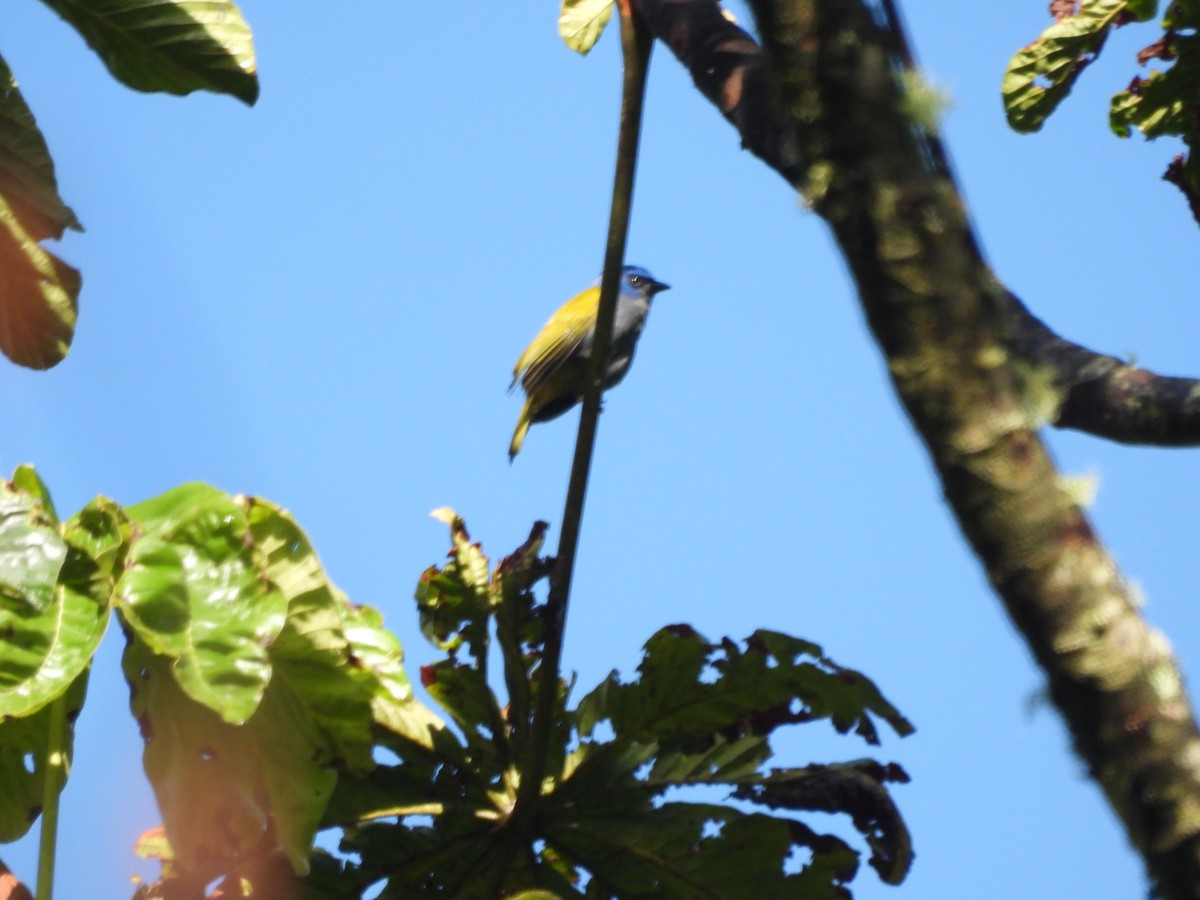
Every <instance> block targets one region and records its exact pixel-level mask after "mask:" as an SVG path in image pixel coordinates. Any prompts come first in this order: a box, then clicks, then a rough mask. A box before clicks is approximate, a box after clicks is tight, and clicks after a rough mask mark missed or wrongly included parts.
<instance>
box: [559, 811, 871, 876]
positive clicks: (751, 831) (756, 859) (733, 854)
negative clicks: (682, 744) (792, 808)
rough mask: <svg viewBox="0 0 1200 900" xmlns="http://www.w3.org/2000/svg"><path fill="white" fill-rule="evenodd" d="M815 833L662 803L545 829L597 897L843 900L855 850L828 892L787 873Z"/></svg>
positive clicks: (756, 816)
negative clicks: (587, 875) (796, 850)
mask: <svg viewBox="0 0 1200 900" xmlns="http://www.w3.org/2000/svg"><path fill="white" fill-rule="evenodd" d="M810 833H811V832H806V830H805V829H803V828H800V829H797V828H795V827H794V823H791V822H789V821H787V820H784V819H776V818H774V817H771V816H767V815H763V814H760V813H752V814H746V813H741V812H739V811H737V810H735V809H730V808H729V807H725V806H717V805H714V804H703V803H664V804H662V805H661V806H659V807H657V808H653V809H649V810H643V811H639V812H638V813H636V814H634V815H612V814H608V813H604V812H601V813H598V814H593V813H592V812H591V811H590V810H587V809H580V810H579V811H578V815H577V817H575V818H573V819H572V820H571V821H570V822H563V821H561V820H557V819H551V820H550V821H549V822H548V823H547V826H546V840H547V841H548V842H551V843H553V844H554V846H555V847H556V848H558V849H559V850H560V851H561V852H563V853H564V854H565V855H566V856H567V858H568V859H569V860H571V861H572V862H573V863H575V864H577V865H580V866H582V867H584V868H586V869H587V870H588V871H589V872H591V873H592V877H593V881H594V882H595V883H596V887H598V888H599V889H600V890H601V891H603V893H601V894H599V896H609V895H613V894H615V895H616V896H621V897H625V896H630V897H633V896H647V895H650V896H663V897H706V898H714V900H715V898H730V900H736V898H744V897H771V898H780V900H784V898H797V900H800V898H803V900H809V898H813V897H829V898H834V897H840V898H844V897H845V894H844V892H838V891H837V890H835V887H834V886H835V885H840V884H841V883H844V882H845V881H848V880H849V878H850V877H852V876H853V874H854V872H855V869H856V868H857V857H856V856H855V854H854V853H853V851H849V853H848V855H845V856H844V857H843V866H842V869H841V871H839V872H838V873H837V878H836V879H835V881H834V884H833V885H831V884H829V883H827V884H826V885H825V886H824V888H825V889H824V890H823V891H822V890H816V889H814V888H818V887H819V885H815V884H813V883H812V880H811V879H809V878H806V877H805V875H804V873H803V872H801V873H786V872H785V871H784V863H785V862H786V860H787V858H788V856H789V855H790V854H791V852H792V848H793V844H795V845H797V846H804V845H805V841H804V840H802V839H803V838H805V837H807V834H810ZM847 849H848V848H847ZM651 885H653V886H654V890H653V892H652V893H649V894H648V890H649V888H650V886H651Z"/></svg>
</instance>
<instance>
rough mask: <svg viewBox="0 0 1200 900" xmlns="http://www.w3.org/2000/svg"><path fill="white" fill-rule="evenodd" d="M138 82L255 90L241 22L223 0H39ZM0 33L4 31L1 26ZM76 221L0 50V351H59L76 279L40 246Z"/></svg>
mask: <svg viewBox="0 0 1200 900" xmlns="http://www.w3.org/2000/svg"><path fill="white" fill-rule="evenodd" d="M42 2H44V3H45V4H46V5H47V6H49V7H50V8H51V9H53V10H54V11H55V12H56V13H58V15H60V16H61V17H62V18H63V20H64V21H66V22H67V24H69V25H71V26H72V27H74V28H75V30H76V31H78V32H79V34H80V35H81V36H82V37H83V38H84V40H86V41H87V43H88V45H89V46H90V47H91V48H92V50H93V51H95V53H96V54H97V55H98V56H99V57H100V58H101V60H103V61H104V64H105V65H106V66H107V67H108V70H109V72H111V73H112V75H113V76H114V77H115V78H117V79H118V80H119V81H121V82H122V83H123V84H125V85H127V86H129V87H131V88H134V89H136V90H140V91H164V92H167V93H171V94H187V93H191V92H192V91H197V90H207V91H215V92H218V93H225V94H230V95H232V96H234V97H237V98H238V99H240V100H242V101H243V102H245V103H251V104H252V103H254V101H255V100H256V99H257V97H258V78H257V75H256V72H255V59H254V46H253V43H252V40H251V35H250V28H249V26H248V25H247V24H246V22H245V20H244V19H243V18H242V14H241V12H240V11H239V10H238V8H237V6H236V5H235V4H234V3H232V2H231V0H42ZM5 37H9V36H8V35H5ZM68 228H70V229H75V230H80V231H81V230H82V227H81V226H80V224H79V220H78V219H77V218H76V216H75V213H74V212H72V210H71V209H70V207H68V206H67V205H66V203H64V202H63V200H62V198H61V197H60V196H59V194H58V182H57V179H56V178H55V173H54V162H53V160H52V159H51V157H50V151H49V149H48V147H47V145H46V140H45V138H44V137H43V136H42V133H41V131H39V130H38V127H37V123H36V122H35V120H34V116H33V112H32V111H31V110H30V108H29V106H28V105H27V104H26V103H25V100H24V98H23V97H22V96H21V92H20V90H19V89H18V87H17V80H16V78H15V77H14V75H13V73H12V71H11V70H10V69H9V67H8V64H7V63H6V62H5V61H4V60H3V58H0V351H3V353H4V354H5V355H6V356H7V357H8V358H9V359H11V360H12V361H13V362H15V363H18V364H20V365H23V366H28V367H30V368H34V369H46V368H49V367H51V366H53V365H55V364H56V363H58V362H59V361H60V360H62V358H63V357H64V356H66V354H67V350H68V348H69V347H70V345H71V339H72V337H73V335H74V331H75V320H76V314H77V311H78V302H79V292H80V289H81V287H82V278H81V276H80V273H79V272H78V270H76V269H74V268H73V267H71V266H70V265H68V264H67V263H65V262H63V261H62V260H61V259H59V258H58V257H57V256H56V255H55V254H53V253H51V252H50V251H49V250H47V249H45V247H43V246H42V244H43V243H44V242H45V241H47V240H58V239H60V238H62V236H63V234H64V233H65V232H66V230H67V229H68Z"/></svg>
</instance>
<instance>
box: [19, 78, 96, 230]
mask: <svg viewBox="0 0 1200 900" xmlns="http://www.w3.org/2000/svg"><path fill="white" fill-rule="evenodd" d="M0 195H3V196H4V198H5V199H6V200H7V201H8V205H9V207H10V208H11V209H12V211H13V214H14V215H15V216H16V217H17V218H18V219H19V220H20V222H21V224H22V225H23V226H24V228H25V231H26V233H27V234H28V235H29V236H30V237H31V238H32V239H33V240H35V241H44V240H46V238H54V239H56V240H57V239H58V238H61V237H62V236H63V232H64V231H65V230H66V229H68V228H74V229H75V230H76V231H82V230H83V228H82V227H81V226H80V224H79V220H78V219H76V218H75V213H73V212H72V211H71V209H70V208H69V207H68V206H67V205H66V204H65V203H63V201H62V198H61V197H59V195H58V181H57V179H56V178H55V177H54V161H53V160H52V159H51V158H50V150H49V148H48V147H47V146H46V139H45V138H44V137H42V133H41V131H39V130H38V127H37V123H36V122H35V121H34V118H33V112H32V111H31V110H30V109H29V107H28V106H27V105H26V103H25V98H24V97H22V96H21V92H20V91H19V90H18V89H17V80H16V78H14V77H13V74H12V70H11V69H9V67H8V64H7V63H5V61H4V60H3V59H0Z"/></svg>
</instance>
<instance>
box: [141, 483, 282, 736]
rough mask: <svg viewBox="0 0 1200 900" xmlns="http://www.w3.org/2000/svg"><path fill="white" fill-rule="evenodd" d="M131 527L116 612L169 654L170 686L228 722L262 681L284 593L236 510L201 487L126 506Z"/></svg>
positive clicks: (245, 711)
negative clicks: (174, 682)
mask: <svg viewBox="0 0 1200 900" xmlns="http://www.w3.org/2000/svg"><path fill="white" fill-rule="evenodd" d="M128 515H129V517H130V519H131V521H133V522H134V523H135V524H136V525H137V526H138V527H139V532H138V533H136V534H135V535H134V539H133V541H132V543H131V546H130V550H129V554H128V557H127V562H126V567H125V571H124V573H123V574H122V576H121V580H120V582H119V583H118V585H117V598H118V604H119V609H120V610H121V614H122V617H123V618H124V620H125V621H126V622H127V623H128V624H129V626H130V627H131V628H132V629H133V630H134V631H135V632H136V633H137V634H138V636H139V638H140V639H141V640H143V641H145V642H146V644H148V645H149V646H150V648H151V649H152V650H153V651H154V652H156V653H159V654H161V655H164V656H167V657H170V658H171V659H172V660H174V663H175V672H176V674H177V676H178V678H179V682H180V685H181V686H182V687H183V689H184V690H185V691H187V693H188V694H189V695H190V696H191V697H192V698H193V699H195V700H196V701H197V702H199V703H202V704H204V705H205V706H207V707H208V708H209V709H212V710H214V711H215V712H217V713H218V714H219V715H220V716H221V717H222V718H224V719H225V720H226V721H227V722H229V723H231V724H238V723H241V722H245V721H246V720H247V719H248V718H249V717H250V716H251V715H252V714H253V712H254V711H255V709H256V708H257V706H258V703H259V701H260V700H261V699H262V696H263V693H264V691H265V690H266V687H267V683H268V682H269V681H270V679H271V662H270V657H269V653H268V649H267V648H268V647H269V646H270V645H271V643H272V642H273V641H274V640H275V639H276V638H277V637H278V635H279V632H280V630H281V629H282V627H283V624H284V620H285V616H286V612H287V598H286V597H284V595H283V593H282V592H281V591H280V590H279V588H278V587H277V586H276V585H275V584H274V583H273V582H272V581H271V580H270V579H269V578H267V577H266V576H265V573H264V571H263V565H264V563H263V561H262V559H261V557H258V556H256V553H255V549H254V546H253V542H252V541H250V539H249V538H250V536H249V533H248V524H247V522H246V518H245V514H244V513H243V511H242V509H241V508H240V507H239V506H238V505H237V504H236V503H235V502H234V501H233V500H232V498H230V497H228V496H227V495H226V494H224V493H222V492H221V491H218V490H216V489H215V488H212V487H209V486H207V485H201V484H192V485H184V486H182V487H179V488H176V489H174V490H172V491H168V492H167V493H166V494H163V495H162V496H160V497H158V498H155V499H154V500H150V501H147V502H145V503H142V504H139V505H138V506H135V507H131V508H130V509H129V510H128Z"/></svg>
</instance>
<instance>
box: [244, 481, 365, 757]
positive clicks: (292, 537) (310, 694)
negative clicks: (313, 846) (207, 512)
mask: <svg viewBox="0 0 1200 900" xmlns="http://www.w3.org/2000/svg"><path fill="white" fill-rule="evenodd" d="M238 503H239V505H240V506H242V508H243V509H244V511H245V515H246V519H247V521H248V523H249V528H250V535H251V538H252V539H253V541H254V544H255V546H256V547H257V548H258V550H259V552H260V553H261V555H262V557H263V559H264V561H265V565H264V569H263V571H264V573H265V575H266V577H267V578H269V579H270V580H271V581H272V582H273V583H274V584H275V585H276V586H277V587H278V588H279V590H280V591H281V593H282V595H283V597H284V599H285V600H286V602H287V620H286V621H285V622H284V625H283V628H282V629H281V630H280V632H279V636H278V638H277V639H276V640H275V642H274V643H273V644H272V645H271V648H270V651H269V655H270V659H271V665H272V668H273V677H274V678H278V679H283V680H284V681H286V682H287V683H288V684H289V685H291V687H292V690H293V692H294V693H295V695H296V697H297V698H298V699H299V700H300V701H301V702H302V703H304V704H305V706H306V707H307V708H308V713H309V715H310V716H311V718H312V719H313V721H314V722H316V723H317V725H318V726H319V727H320V728H321V729H322V731H323V732H324V733H325V734H326V735H327V736H328V738H329V747H328V750H327V751H326V753H325V754H324V761H332V760H334V759H337V760H339V761H342V762H344V763H346V764H347V765H349V766H350V767H351V768H354V769H358V770H366V769H369V768H371V767H372V766H373V765H374V763H373V762H372V760H371V745H372V736H371V726H372V722H373V718H372V712H371V702H372V698H373V696H374V693H375V681H374V679H373V678H372V675H371V673H370V672H368V671H366V670H365V669H362V668H360V667H358V666H355V665H353V664H352V663H353V656H352V652H351V647H350V641H349V639H348V638H347V637H346V624H347V620H348V616H347V615H346V608H347V607H348V604H347V602H346V600H345V598H344V597H342V596H341V594H340V593H339V592H338V591H337V589H336V588H335V587H334V586H333V585H332V584H331V583H330V582H329V579H328V578H327V577H326V575H325V571H324V569H322V567H321V563H320V561H319V560H318V559H317V555H316V553H315V552H314V551H313V548H312V545H311V544H310V543H309V541H308V537H307V536H306V535H305V534H304V532H303V531H302V530H301V529H300V527H299V526H298V525H297V524H296V522H295V520H294V519H292V517H291V516H290V515H289V514H288V513H287V511H286V510H283V509H281V508H280V507H278V506H275V505H274V504H272V503H269V502H267V501H264V500H259V499H254V498H239V500H238Z"/></svg>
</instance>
